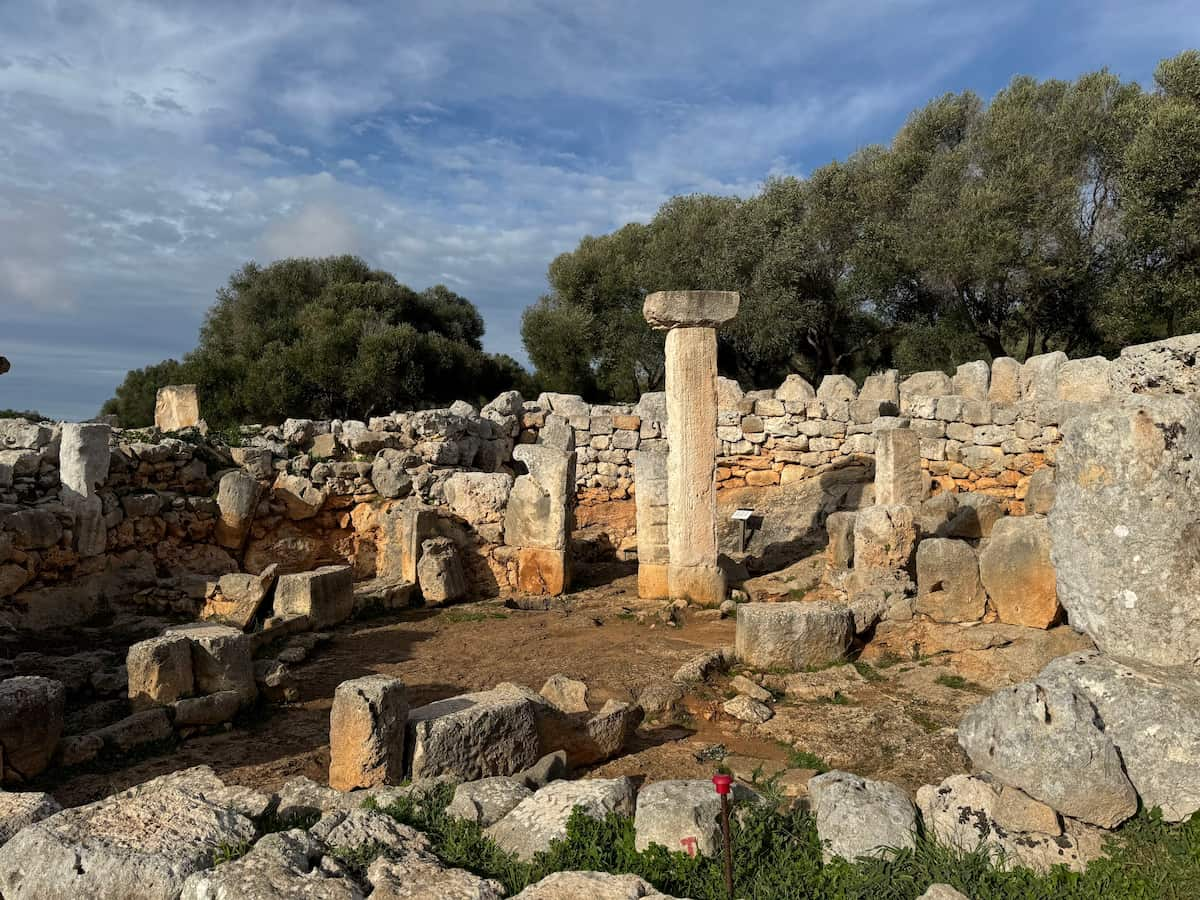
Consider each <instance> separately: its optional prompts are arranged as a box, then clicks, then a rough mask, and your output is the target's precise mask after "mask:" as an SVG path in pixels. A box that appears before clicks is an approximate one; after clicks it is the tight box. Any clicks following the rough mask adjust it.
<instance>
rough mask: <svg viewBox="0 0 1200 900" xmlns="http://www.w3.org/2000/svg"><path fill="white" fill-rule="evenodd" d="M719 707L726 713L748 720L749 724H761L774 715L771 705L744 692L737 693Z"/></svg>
mask: <svg viewBox="0 0 1200 900" xmlns="http://www.w3.org/2000/svg"><path fill="white" fill-rule="evenodd" d="M721 708H722V709H723V710H725V714H726V715H730V716H733V717H734V718H735V719H740V720H741V721H743V722H749V723H750V724H751V725H761V724H762V723H763V722H766V721H768V720H769V719H770V718H771V716H773V715H774V713H773V712H772V711H771V707H769V706H767V705H766V704H765V703H763V702H761V701H759V700H755V699H753V698H751V697H747V696H745V695H744V694H739V695H738V696H736V697H734V698H733V699H732V700H726V701H725V703H724V704H723V705H722V707H721Z"/></svg>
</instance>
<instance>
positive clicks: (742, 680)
mask: <svg viewBox="0 0 1200 900" xmlns="http://www.w3.org/2000/svg"><path fill="white" fill-rule="evenodd" d="M729 687H730V688H732V689H733V690H735V691H737V692H738V693H739V694H745V695H746V696H747V697H749V698H750V699H751V700H757V701H758V702H759V703H769V702H771V692H770V691H768V690H767V689H766V688H764V687H761V686H760V685H757V684H755V683H754V682H753V681H751V680H750V679H749V678H747V677H746V676H745V675H735V676H734V677H733V678H731V679H729Z"/></svg>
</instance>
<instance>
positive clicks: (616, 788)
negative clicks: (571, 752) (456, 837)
mask: <svg viewBox="0 0 1200 900" xmlns="http://www.w3.org/2000/svg"><path fill="white" fill-rule="evenodd" d="M634 805H635V794H634V788H633V782H632V781H631V780H630V779H629V778H589V779H585V780H583V781H555V782H552V783H550V784H548V785H546V786H545V787H544V788H542V789H541V790H539V791H537V793H535V794H534V795H533V796H532V797H529V798H527V799H525V800H522V801H521V802H520V803H519V804H518V805H517V806H516V807H515V808H514V809H513V811H512V812H510V813H509V814H508V815H506V816H505V817H504V818H503V819H501V820H500V821H499V822H497V823H496V824H495V825H493V826H491V827H490V828H488V829H487V831H486V832H485V834H486V835H487V836H488V837H489V838H491V839H492V840H493V841H494V842H495V843H496V845H497V846H498V847H499V848H500V849H501V850H504V851H506V852H508V853H513V854H515V855H516V856H517V857H518V858H519V859H522V860H529V859H532V858H533V856H534V854H536V853H540V852H541V851H543V850H546V849H549V847H550V842H551V841H553V840H555V839H561V838H564V837H566V835H567V821H568V820H569V819H570V818H571V813H572V812H573V811H574V810H575V808H576V807H579V808H580V809H581V810H582V812H583V813H584V815H588V816H591V817H593V818H596V819H603V818H604V817H605V816H607V815H608V814H609V813H613V812H615V813H620V814H622V815H626V816H632V815H633V812H634Z"/></svg>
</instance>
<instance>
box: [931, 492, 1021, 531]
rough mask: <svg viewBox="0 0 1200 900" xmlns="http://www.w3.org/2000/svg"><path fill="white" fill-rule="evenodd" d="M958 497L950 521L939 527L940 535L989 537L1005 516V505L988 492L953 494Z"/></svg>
mask: <svg viewBox="0 0 1200 900" xmlns="http://www.w3.org/2000/svg"><path fill="white" fill-rule="evenodd" d="M952 496H954V497H955V498H956V499H957V502H956V504H955V508H954V511H953V513H952V514H951V516H950V519H949V521H947V522H946V524H945V525H943V526H942V527H941V528H940V529H938V532H937V534H938V537H953V538H966V539H968V540H978V539H979V538H985V537H988V536H989V535H990V534H991V533H992V529H993V528H995V527H996V523H997V522H998V521H1000V519H1001V518H1003V517H1004V507H1003V506H1001V505H1000V501H999V500H997V499H996V498H995V497H991V496H988V495H987V494H978V493H973V492H972V493H966V494H954V495H952Z"/></svg>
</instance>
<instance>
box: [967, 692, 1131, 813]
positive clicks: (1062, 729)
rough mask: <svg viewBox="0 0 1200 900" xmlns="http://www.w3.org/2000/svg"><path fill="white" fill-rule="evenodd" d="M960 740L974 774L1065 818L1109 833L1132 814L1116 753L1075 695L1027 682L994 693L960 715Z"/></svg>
mask: <svg viewBox="0 0 1200 900" xmlns="http://www.w3.org/2000/svg"><path fill="white" fill-rule="evenodd" d="M958 742H959V744H961V745H962V748H963V749H964V750H965V751H966V752H967V755H968V756H969V757H970V758H971V762H972V763H973V764H974V765H975V768H976V769H980V770H983V771H986V772H990V773H992V774H993V775H995V776H996V777H997V778H999V779H1000V780H1001V781H1003V782H1004V783H1005V784H1010V785H1012V786H1013V787H1017V788H1020V789H1021V790H1022V791H1024V792H1025V793H1027V794H1029V795H1030V796H1031V797H1034V798H1035V799H1037V800H1041V801H1042V802H1043V803H1045V804H1047V805H1048V806H1050V807H1052V808H1054V809H1056V810H1058V811H1059V812H1060V813H1062V814H1063V815H1067V816H1071V817H1072V818H1076V819H1082V820H1083V821H1085V822H1090V823H1092V824H1094V825H1099V826H1101V827H1102V828H1112V827H1114V826H1116V825H1119V824H1120V823H1121V822H1123V821H1125V820H1126V819H1128V818H1129V817H1130V816H1132V815H1133V814H1134V813H1135V812H1137V794H1136V793H1135V792H1134V789H1133V785H1132V784H1130V782H1129V779H1128V778H1127V777H1126V775H1125V771H1124V769H1123V768H1122V765H1121V757H1120V754H1118V753H1117V749H1116V747H1114V746H1113V742H1112V740H1111V739H1110V738H1109V737H1108V735H1106V734H1105V733H1104V732H1103V731H1102V730H1101V729H1100V727H1099V726H1098V725H1097V722H1096V710H1095V709H1094V708H1093V707H1092V704H1091V703H1089V702H1088V700H1087V699H1085V698H1084V697H1082V696H1081V695H1080V694H1077V693H1075V692H1074V691H1071V690H1066V689H1062V688H1058V687H1045V686H1042V685H1040V684H1029V683H1026V684H1018V685H1015V686H1013V687H1010V688H1004V689H1002V690H1000V691H997V692H996V693H995V694H993V695H992V696H991V697H988V698H987V699H986V700H984V701H982V702H981V703H979V704H977V705H976V706H974V707H972V708H971V709H970V710H968V711H967V714H966V715H965V716H963V719H962V721H961V722H960V723H959V726H958Z"/></svg>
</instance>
